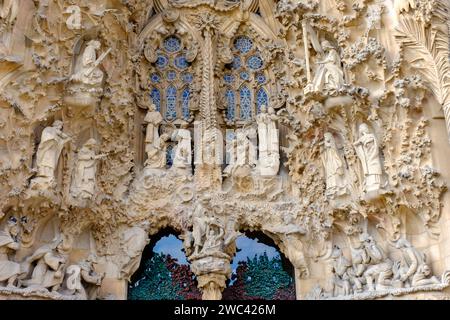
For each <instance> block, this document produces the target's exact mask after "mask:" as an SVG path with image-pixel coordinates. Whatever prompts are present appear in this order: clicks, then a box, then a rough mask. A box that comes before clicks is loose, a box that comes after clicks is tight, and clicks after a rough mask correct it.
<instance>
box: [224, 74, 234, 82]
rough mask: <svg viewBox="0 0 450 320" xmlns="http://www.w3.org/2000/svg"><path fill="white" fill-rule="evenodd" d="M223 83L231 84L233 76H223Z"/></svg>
mask: <svg viewBox="0 0 450 320" xmlns="http://www.w3.org/2000/svg"><path fill="white" fill-rule="evenodd" d="M223 81H225V83H227V84H232V83H233V82H234V76H233V75H232V74H226V75H224V76H223Z"/></svg>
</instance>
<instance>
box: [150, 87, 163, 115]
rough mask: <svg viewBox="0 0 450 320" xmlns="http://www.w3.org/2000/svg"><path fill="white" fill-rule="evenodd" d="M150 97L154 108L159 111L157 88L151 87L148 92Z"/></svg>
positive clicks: (159, 100)
mask: <svg viewBox="0 0 450 320" xmlns="http://www.w3.org/2000/svg"><path fill="white" fill-rule="evenodd" d="M150 97H151V98H152V102H153V103H154V104H155V106H156V110H158V111H161V93H160V92H159V90H158V89H156V88H153V89H152V91H151V93H150Z"/></svg>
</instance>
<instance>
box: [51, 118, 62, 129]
mask: <svg viewBox="0 0 450 320" xmlns="http://www.w3.org/2000/svg"><path fill="white" fill-rule="evenodd" d="M53 127H55V128H56V129H59V130H62V128H63V122H62V121H61V120H56V121H55V122H53Z"/></svg>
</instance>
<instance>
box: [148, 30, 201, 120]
mask: <svg viewBox="0 0 450 320" xmlns="http://www.w3.org/2000/svg"><path fill="white" fill-rule="evenodd" d="M156 54H157V59H156V62H155V63H154V64H153V66H152V68H153V69H152V71H151V72H150V76H149V77H150V84H151V88H150V97H151V99H152V100H153V102H154V103H155V105H156V107H157V109H158V111H160V112H161V114H162V115H163V117H164V118H165V119H166V120H168V121H173V120H176V119H177V118H178V119H185V120H190V118H191V115H190V110H189V103H190V100H191V99H192V95H193V91H191V87H190V85H191V84H192V83H193V82H194V74H193V73H192V66H191V63H189V62H188V61H187V58H186V48H185V47H184V46H183V43H182V41H181V39H180V38H179V37H177V36H175V35H171V36H168V37H166V38H165V39H164V40H163V42H162V43H161V47H160V48H158V49H157V51H156Z"/></svg>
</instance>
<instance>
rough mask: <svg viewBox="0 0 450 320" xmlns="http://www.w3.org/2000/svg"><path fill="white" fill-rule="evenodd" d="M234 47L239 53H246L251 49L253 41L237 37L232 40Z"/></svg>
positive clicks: (244, 37)
mask: <svg viewBox="0 0 450 320" xmlns="http://www.w3.org/2000/svg"><path fill="white" fill-rule="evenodd" d="M234 47H235V48H236V49H237V50H239V51H240V52H241V53H244V54H245V53H248V52H250V50H252V48H253V41H252V40H251V39H250V38H249V37H246V36H239V37H237V38H236V40H234Z"/></svg>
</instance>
